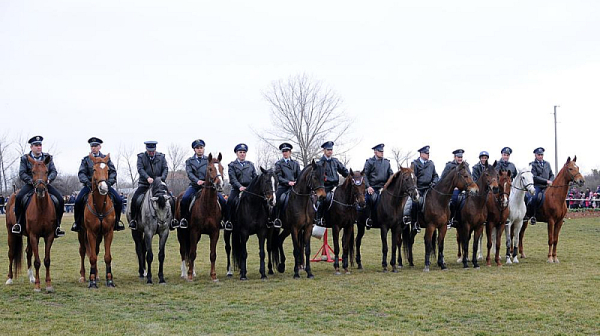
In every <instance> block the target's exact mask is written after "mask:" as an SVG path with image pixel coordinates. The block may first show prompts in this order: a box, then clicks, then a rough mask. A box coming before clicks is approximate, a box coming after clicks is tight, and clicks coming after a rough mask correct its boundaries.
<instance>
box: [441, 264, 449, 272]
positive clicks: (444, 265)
mask: <svg viewBox="0 0 600 336" xmlns="http://www.w3.org/2000/svg"><path fill="white" fill-rule="evenodd" d="M440 267H441V268H442V271H447V270H448V266H446V264H442V265H441V266H440Z"/></svg>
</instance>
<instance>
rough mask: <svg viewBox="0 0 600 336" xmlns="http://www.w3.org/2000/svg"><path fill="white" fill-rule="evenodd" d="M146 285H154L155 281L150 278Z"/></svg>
mask: <svg viewBox="0 0 600 336" xmlns="http://www.w3.org/2000/svg"><path fill="white" fill-rule="evenodd" d="M146 285H154V283H153V282H152V280H148V281H146Z"/></svg>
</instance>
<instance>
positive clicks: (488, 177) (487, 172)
mask: <svg viewBox="0 0 600 336" xmlns="http://www.w3.org/2000/svg"><path fill="white" fill-rule="evenodd" d="M496 165H497V162H496V161H494V164H493V165H491V166H490V165H487V166H486V167H485V169H484V170H483V172H481V176H480V177H479V179H480V180H483V181H482V182H483V183H482V184H478V187H479V188H480V190H481V187H482V186H485V187H486V188H487V190H491V191H492V193H494V194H497V193H498V187H499V185H498V172H497V171H496Z"/></svg>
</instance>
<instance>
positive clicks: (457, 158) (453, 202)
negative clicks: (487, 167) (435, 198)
mask: <svg viewBox="0 0 600 336" xmlns="http://www.w3.org/2000/svg"><path fill="white" fill-rule="evenodd" d="M464 153H465V151H464V150H463V149H457V150H455V151H453V152H452V154H454V160H452V161H448V162H447V163H446V167H444V171H443V172H442V176H441V177H440V179H443V178H444V176H446V174H448V173H449V172H450V171H451V170H452V169H454V167H457V166H458V165H459V164H461V163H462V162H463V154H464ZM465 164H466V162H465ZM467 170H468V165H467ZM458 194H460V190H458V188H454V190H453V191H452V198H451V199H450V220H449V221H448V228H451V227H456V225H457V224H458V220H457V219H455V218H454V217H455V216H456V210H457V209H456V208H457V207H458Z"/></svg>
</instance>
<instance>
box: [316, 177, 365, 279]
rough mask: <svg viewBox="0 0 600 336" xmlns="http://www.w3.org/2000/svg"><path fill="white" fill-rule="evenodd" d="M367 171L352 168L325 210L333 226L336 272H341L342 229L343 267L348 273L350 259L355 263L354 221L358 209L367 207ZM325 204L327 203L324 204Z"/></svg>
mask: <svg viewBox="0 0 600 336" xmlns="http://www.w3.org/2000/svg"><path fill="white" fill-rule="evenodd" d="M364 179H365V172H364V171H361V172H355V171H352V169H350V174H349V175H348V177H347V178H346V180H345V181H344V183H343V184H342V185H341V186H339V187H337V188H336V189H335V192H334V193H333V200H332V203H331V206H330V207H329V208H328V209H327V210H326V211H325V223H327V227H331V228H332V232H333V253H334V254H335V258H334V260H335V261H334V262H333V268H334V269H335V274H340V258H339V256H340V231H341V230H342V229H343V230H344V234H343V237H342V249H343V252H342V267H343V268H344V271H345V272H346V274H348V273H349V272H348V259H350V263H352V264H354V260H353V258H354V222H355V221H356V217H357V215H358V210H360V209H362V208H364V207H365V184H364V183H363V182H364ZM324 206H325V205H324Z"/></svg>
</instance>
